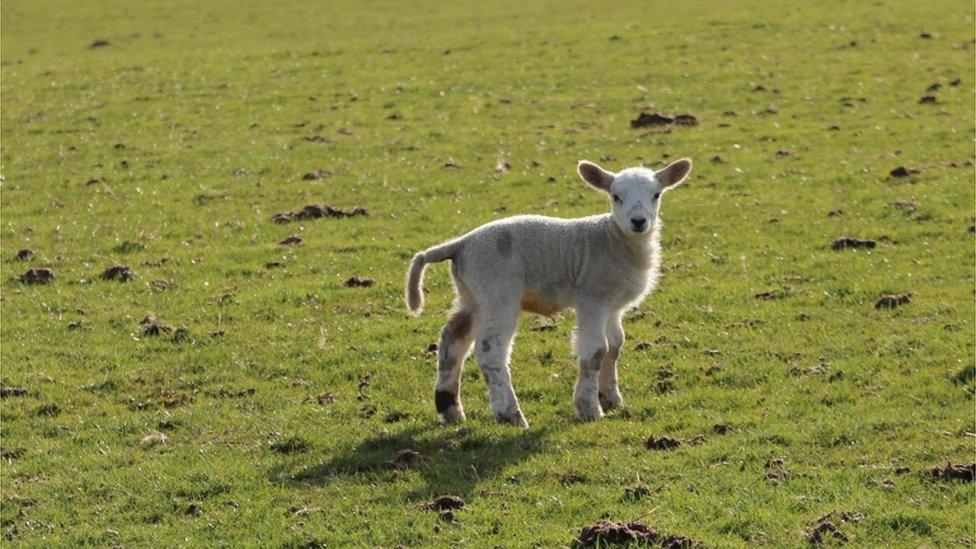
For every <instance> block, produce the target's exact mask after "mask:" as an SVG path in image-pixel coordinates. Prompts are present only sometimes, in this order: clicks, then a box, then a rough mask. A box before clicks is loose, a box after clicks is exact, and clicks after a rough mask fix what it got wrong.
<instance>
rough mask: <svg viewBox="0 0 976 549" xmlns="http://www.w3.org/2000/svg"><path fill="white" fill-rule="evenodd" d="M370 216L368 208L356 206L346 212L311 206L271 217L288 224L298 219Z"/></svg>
mask: <svg viewBox="0 0 976 549" xmlns="http://www.w3.org/2000/svg"><path fill="white" fill-rule="evenodd" d="M360 215H363V216H365V215H369V212H368V211H366V208H363V207H362V206H356V207H355V208H353V209H351V210H344V209H342V208H337V207H335V206H330V205H329V204H309V205H308V206H305V207H304V208H302V209H301V210H298V211H296V212H284V213H277V214H274V215H273V216H271V220H272V221H274V222H275V223H288V222H289V221H294V220H296V219H318V218H320V217H356V216H360Z"/></svg>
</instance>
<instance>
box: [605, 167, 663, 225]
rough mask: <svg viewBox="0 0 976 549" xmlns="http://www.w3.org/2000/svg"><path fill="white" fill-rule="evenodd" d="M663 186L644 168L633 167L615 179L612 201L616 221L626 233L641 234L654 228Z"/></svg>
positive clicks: (612, 186)
mask: <svg viewBox="0 0 976 549" xmlns="http://www.w3.org/2000/svg"><path fill="white" fill-rule="evenodd" d="M663 191H664V187H663V186H662V185H661V184H660V183H659V182H658V181H657V179H656V178H655V177H654V172H652V171H651V170H648V169H645V168H630V169H627V170H624V171H622V172H620V173H618V174H616V176H615V177H614V178H613V183H611V184H610V201H611V207H612V210H611V212H612V214H613V220H614V221H615V222H616V223H617V226H618V227H620V230H622V231H624V232H625V233H634V234H642V233H645V232H647V231H648V230H650V228H651V227H653V226H654V221H655V220H656V219H657V211H658V207H659V206H660V204H661V193H662V192H663Z"/></svg>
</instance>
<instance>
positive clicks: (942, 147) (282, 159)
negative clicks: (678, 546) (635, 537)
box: [0, 0, 976, 547]
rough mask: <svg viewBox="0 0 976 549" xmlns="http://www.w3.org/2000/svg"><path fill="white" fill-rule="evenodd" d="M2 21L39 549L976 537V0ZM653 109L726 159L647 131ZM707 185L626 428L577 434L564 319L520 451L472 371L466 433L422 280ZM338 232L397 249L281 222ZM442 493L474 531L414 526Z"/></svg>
mask: <svg viewBox="0 0 976 549" xmlns="http://www.w3.org/2000/svg"><path fill="white" fill-rule="evenodd" d="M2 25H3V33H2V48H0V53H2V69H0V76H2V86H0V91H2V175H3V182H2V228H0V235H2V239H3V246H2V248H3V249H2V268H0V272H2V282H0V289H2V305H0V312H2V316H3V322H2V329H0V334H2V354H0V357H2V374H0V379H2V382H3V385H5V386H16V387H22V388H25V389H27V391H28V394H27V395H25V396H11V397H7V398H4V399H3V401H2V413H0V417H2V453H3V464H2V473H0V482H2V511H0V518H2V529H3V533H4V536H5V538H6V540H7V541H8V542H18V543H25V544H29V545H50V544H55V545H76V544H83V543H90V544H121V545H137V544H148V543H153V544H159V545H197V544H206V543H218V542H220V543H226V544H230V545H238V544H246V545H250V544H254V545H271V546H274V545H285V546H295V545H302V544H307V543H313V544H314V543H321V544H325V545H333V546H341V545H367V546H394V545H397V544H404V545H408V546H417V547H421V546H431V545H435V546H447V545H472V546H494V545H503V546H557V545H568V544H570V543H571V542H572V540H573V539H574V537H575V536H576V535H577V533H578V532H579V529H580V527H582V526H583V525H585V524H587V523H590V522H593V521H596V520H598V519H600V518H610V519H614V520H632V519H640V520H642V521H644V522H646V523H648V524H652V525H654V526H655V527H656V528H659V529H660V530H662V531H664V532H666V533H676V534H682V535H686V536H690V537H692V538H694V539H697V540H701V541H702V542H704V543H706V544H707V545H710V546H736V545H745V544H747V543H754V542H763V541H765V542H767V543H769V544H772V545H777V546H781V545H787V546H788V545H801V544H803V543H806V541H805V531H806V530H807V529H808V528H810V527H811V525H813V523H814V522H815V521H816V519H817V518H818V517H820V516H822V515H824V514H826V513H828V512H830V511H832V510H839V511H851V512H856V513H860V514H861V515H863V518H862V519H861V520H860V521H859V522H856V523H843V524H840V523H838V524H839V526H840V528H841V530H842V531H843V532H844V533H845V534H846V535H847V536H849V537H850V539H851V541H852V542H853V543H856V544H858V545H864V546H878V545H883V544H891V545H903V546H919V545H929V546H941V545H947V544H950V543H952V542H956V543H963V544H965V543H967V542H966V539H967V538H969V539H970V540H971V539H972V538H973V537H974V536H976V534H974V519H973V517H974V502H976V498H974V489H973V485H972V484H965V483H945V482H934V481H932V480H930V479H928V478H926V477H925V476H924V474H923V471H924V470H925V469H926V468H931V467H934V466H937V465H942V464H945V462H946V461H952V462H960V461H971V460H973V459H974V453H976V442H974V431H976V427H974V403H973V395H974V381H973V375H972V371H973V363H974V322H973V321H974V318H973V313H974V272H973V268H974V237H973V234H972V232H973V230H972V229H971V226H972V225H973V223H974V218H973V216H974V182H973V177H974V172H973V167H972V160H973V138H974V105H973V86H974V71H973V69H974V66H973V55H974V54H973V48H974V45H973V5H972V3H971V2H960V1H955V0H951V1H950V0H938V1H932V2H903V1H894V0H885V1H882V2H841V1H838V0H829V1H823V2H785V1H781V0H772V1H769V2H761V3H760V2H726V1H719V0H712V1H708V0H703V1H694V2H680V3H679V2H674V3H670V2H630V1H627V2H614V3H613V4H612V5H607V6H600V5H597V4H594V3H592V2H575V1H573V2H564V1H560V2H556V1H544V2H511V1H503V2H480V1H479V2H474V1H467V0H465V1H458V2H438V3H430V2H395V3H393V2H376V1H369V2H329V3H321V4H313V3H306V2H290V1H289V2H257V1H240V0H235V1H229V0H228V1H224V0H219V1H209V2H189V1H173V2H152V3H150V2H125V1H92V2H69V1H67V0H50V1H44V2H34V1H26V0H7V1H5V2H3V7H2ZM923 33H928V36H929V37H928V38H926V37H923V36H921V35H922V34H923ZM96 40H105V41H107V42H108V44H107V45H104V46H101V47H91V46H92V44H93V42H95V41H96ZM957 78H961V82H957V83H955V85H952V84H950V83H951V82H953V81H954V80H956V79H957ZM930 84H940V85H941V89H939V90H937V91H932V92H927V91H926V89H927V88H928V87H929V85H930ZM927 94H930V95H933V96H934V97H935V98H936V101H935V103H919V99H920V97H921V96H923V95H927ZM642 108H657V109H661V110H663V111H666V112H670V113H690V114H693V115H695V116H696V117H698V119H699V120H700V124H699V125H697V126H679V127H676V128H674V129H673V131H671V132H670V133H665V132H662V131H654V130H653V129H631V128H630V126H629V120H630V119H631V118H633V117H634V116H635V115H636V114H637V112H638V111H639V110H641V109H642ZM315 136H320V137H318V138H316V137H315ZM778 151H786V153H788V154H786V153H782V154H777V152H778ZM679 156H691V157H693V158H694V159H695V161H696V167H695V171H694V172H693V176H692V178H691V180H690V181H689V182H688V184H687V185H685V186H684V187H683V188H681V189H680V190H678V191H675V192H673V193H670V194H669V195H668V196H667V199H666V201H665V204H664V206H663V216H664V217H665V219H666V221H667V227H666V229H665V232H664V236H663V246H664V250H665V262H664V265H665V266H664V273H663V276H662V280H661V285H660V288H659V290H658V291H657V292H655V293H654V294H653V295H652V296H650V298H649V299H648V300H647V301H646V302H645V303H644V304H643V305H641V307H640V308H639V309H637V310H635V311H633V312H632V314H631V315H630V316H629V317H628V319H627V321H626V324H625V327H626V329H627V332H628V338H629V339H628V343H627V344H626V347H625V352H624V353H623V356H622V359H621V365H622V366H621V369H622V373H621V378H622V379H621V383H622V390H623V392H624V396H625V399H626V401H627V408H626V411H625V412H619V413H615V414H613V415H611V416H610V417H608V418H606V419H604V420H601V421H598V422H594V423H589V424H580V423H578V422H577V421H575V420H574V418H573V414H572V408H571V404H570V394H571V391H572V385H573V381H574V377H575V365H574V361H573V358H572V356H571V354H570V351H569V346H568V338H569V333H570V331H571V329H572V325H573V320H574V318H573V315H572V314H567V315H565V316H563V317H561V318H557V319H556V321H555V324H554V329H552V330H548V331H540V330H533V328H538V327H539V326H541V325H542V323H541V322H540V320H538V319H536V318H532V317H526V318H524V320H523V323H522V330H521V335H520V336H519V338H518V340H517V343H516V347H515V351H514V357H513V369H514V378H515V383H516V389H517V391H518V393H519V395H520V398H521V400H522V403H523V408H524V411H525V413H526V415H527V417H528V420H529V422H530V424H531V427H530V428H529V429H528V430H526V431H521V430H517V429H513V428H506V427H500V426H496V425H494V424H493V423H492V422H491V420H490V414H489V413H488V410H487V403H486V401H485V394H484V389H483V386H482V384H481V382H480V381H479V379H478V378H479V376H478V372H477V368H476V367H474V366H473V365H472V364H470V363H469V365H468V368H467V371H466V373H465V375H464V390H463V398H464V400H465V404H466V409H467V411H468V417H469V421H468V423H467V424H465V425H464V426H463V427H448V426H443V425H441V424H439V423H438V421H437V420H436V416H435V413H434V405H433V391H432V383H433V375H434V368H435V366H434V363H433V361H432V359H431V358H428V357H426V356H425V350H426V348H427V346H428V344H430V343H432V342H433V341H435V339H436V335H437V331H438V329H439V327H440V324H441V323H442V322H443V318H444V316H443V313H442V311H445V310H446V309H447V308H448V307H449V305H450V300H451V288H450V284H449V281H448V275H447V271H446V268H445V266H444V265H438V266H435V267H433V268H431V269H430V270H429V271H428V276H427V284H426V285H427V288H428V290H429V294H428V305H427V312H426V314H425V315H424V316H422V317H420V318H410V317H408V316H407V315H406V314H405V311H404V307H403V305H402V297H401V294H402V282H403V274H404V271H405V269H406V266H407V262H408V259H409V257H410V256H411V255H412V254H413V253H414V252H416V251H417V250H420V249H423V248H425V247H427V246H429V245H431V244H434V243H437V242H439V241H442V240H444V239H447V238H449V237H453V236H455V235H458V234H460V233H462V232H464V231H466V230H469V229H471V228H473V227H475V226H477V225H479V224H481V223H483V222H486V221H488V220H491V219H495V218H498V217H501V216H505V215H511V214H516V213H541V214H548V215H555V216H564V217H571V216H580V215H587V214H592V213H598V212H601V211H604V210H606V209H607V204H606V201H605V200H604V199H603V198H601V197H600V196H599V195H598V194H597V193H595V192H592V191H590V190H588V189H587V188H586V187H585V185H584V184H583V183H581V182H580V181H579V180H578V178H577V177H576V175H575V173H574V167H575V163H576V161H577V160H578V159H580V158H589V159H592V160H598V161H601V163H602V164H604V165H605V166H606V167H608V168H610V169H615V168H621V167H625V166H630V165H635V164H639V163H646V164H649V165H652V166H660V165H662V164H663V163H664V162H666V161H667V160H668V159H674V158H677V157H679ZM499 157H504V159H505V161H507V163H508V164H509V169H508V171H507V172H504V173H502V172H496V164H497V163H498V159H499ZM448 164H453V165H454V166H453V167H452V166H446V165H448ZM897 166H906V167H909V168H914V169H918V170H919V172H918V173H917V174H914V175H911V176H909V177H903V178H895V177H890V176H889V171H890V170H891V169H893V168H895V167H897ZM319 169H322V170H328V171H330V172H331V176H328V177H326V178H324V179H319V180H305V179H303V174H304V173H306V172H310V171H314V170H319ZM503 171H504V170H503ZM896 201H903V202H902V203H901V205H897V204H896ZM310 203H329V204H333V205H336V206H339V207H343V208H350V207H353V206H357V205H361V206H364V207H366V208H367V209H368V210H369V216H368V217H353V218H348V219H317V220H307V221H296V222H292V223H288V224H276V223H273V222H272V221H271V220H270V216H271V215H272V214H274V213H277V212H282V211H289V210H295V209H299V208H301V207H302V206H304V205H306V204H310ZM831 212H834V213H833V214H831ZM291 235H298V236H301V237H302V238H303V239H304V240H303V242H302V243H301V244H300V245H298V246H294V247H285V246H280V245H278V244H277V242H278V241H279V240H281V239H283V238H285V237H287V236H291ZM842 236H852V237H859V238H872V239H875V240H876V241H878V243H879V244H878V246H877V247H876V248H874V249H871V250H842V251H834V250H831V249H830V243H831V242H832V241H833V240H834V239H835V238H838V237H842ZM21 248H31V249H33V250H34V252H35V253H36V256H35V257H34V258H33V259H30V260H28V261H18V260H16V258H15V255H16V252H17V250H19V249H21ZM117 263H123V264H127V265H129V266H130V267H132V269H133V270H134V271H135V272H136V275H137V278H136V279H135V280H134V281H132V282H128V283H120V282H113V281H104V280H101V279H100V278H99V274H100V273H101V272H102V271H103V270H104V269H106V268H107V267H109V266H111V265H113V264H117ZM269 263H279V264H281V265H279V266H277V267H276V266H274V265H272V266H270V267H269V266H268V264H269ZM41 266H46V267H50V268H51V269H52V270H53V271H54V274H55V276H56V279H55V281H54V282H53V283H51V284H49V285H42V286H40V285H39V286H28V285H23V284H21V283H20V282H19V281H18V280H17V276H19V275H20V274H22V273H23V272H24V271H25V270H26V269H27V268H29V267H41ZM351 276H362V277H371V278H373V279H375V281H376V284H375V285H373V286H372V287H368V288H347V287H345V286H344V284H343V282H344V280H345V279H347V278H348V277H351ZM161 281H163V282H161ZM762 292H773V293H774V297H776V299H769V300H763V299H757V298H756V297H754V296H755V295H756V294H759V293H762ZM885 293H907V294H911V296H912V303H910V304H908V305H904V306H902V307H899V308H897V309H893V310H876V309H875V308H874V306H873V305H874V302H875V300H876V299H877V298H878V297H879V296H880V295H881V294H885ZM148 312H153V313H155V314H156V315H157V316H158V318H159V319H160V320H161V321H162V322H164V323H166V324H169V325H171V326H173V327H179V326H185V327H186V329H187V331H188V333H187V332H181V336H180V337H174V334H173V333H172V332H171V333H168V334H163V335H160V336H155V337H153V336H146V335H144V334H143V328H142V326H140V320H141V319H142V318H143V317H144V316H145V315H146V314H147V313H148ZM69 326H70V328H69ZM174 339H175V341H174ZM639 343H646V345H640V349H637V346H638V344H639ZM967 372H968V373H967ZM662 381H664V383H661V382H662ZM717 424H722V425H726V426H727V427H728V430H727V432H726V433H725V434H717V433H716V432H715V431H714V426H715V425H717ZM156 432H161V433H163V434H165V436H166V437H167V441H166V442H165V443H163V444H158V445H155V446H146V447H144V446H141V445H140V441H141V440H142V439H143V438H144V437H146V436H147V435H150V434H152V433H156ZM651 435H655V436H662V435H667V436H672V437H676V438H679V439H682V440H684V441H686V443H685V444H684V445H683V446H681V447H680V448H677V449H674V450H670V451H650V450H646V449H645V448H644V445H643V442H644V440H645V439H646V438H647V437H648V436H651ZM696 437H699V438H696ZM700 437H703V438H700ZM402 448H412V449H415V450H418V451H420V452H421V453H422V454H423V455H424V456H425V459H424V460H423V461H422V462H421V463H420V464H419V466H417V467H416V468H412V469H404V470H398V469H394V468H391V467H390V466H389V465H387V464H385V463H384V462H386V461H388V460H390V459H392V457H393V454H394V452H395V451H397V450H399V449H402ZM775 459H781V460H783V467H785V468H786V469H787V470H789V472H790V475H789V476H787V477H785V478H781V479H771V478H768V473H769V469H768V468H767V463H768V462H770V461H771V460H775ZM899 467H908V468H909V469H910V470H911V472H910V473H904V474H896V469H897V468H899ZM774 476H775V475H774ZM638 482H641V483H643V484H645V485H646V486H647V492H646V493H645V494H644V495H643V497H636V498H628V497H627V496H626V495H625V489H626V488H628V487H631V486H634V485H636V484H637V483H638ZM444 493H453V494H456V495H459V496H460V497H462V498H463V499H464V500H466V502H467V506H466V507H465V508H464V509H463V510H461V511H459V512H457V513H456V521H455V522H453V523H449V522H446V521H444V520H441V519H439V518H438V517H437V515H436V514H435V513H433V512H431V511H427V510H424V509H423V508H422V505H423V503H424V502H425V501H428V500H430V499H431V497H433V496H435V495H438V494H444ZM969 543H971V541H970V542H969Z"/></svg>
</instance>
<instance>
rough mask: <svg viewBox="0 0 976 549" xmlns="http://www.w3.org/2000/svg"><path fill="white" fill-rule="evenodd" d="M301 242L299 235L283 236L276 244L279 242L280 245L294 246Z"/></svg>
mask: <svg viewBox="0 0 976 549" xmlns="http://www.w3.org/2000/svg"><path fill="white" fill-rule="evenodd" d="M301 243H302V237H300V236H289V237H288V238H283V239H281V241H280V242H278V244H281V245H282V246H295V245H297V244H301Z"/></svg>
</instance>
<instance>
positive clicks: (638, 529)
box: [573, 520, 661, 547]
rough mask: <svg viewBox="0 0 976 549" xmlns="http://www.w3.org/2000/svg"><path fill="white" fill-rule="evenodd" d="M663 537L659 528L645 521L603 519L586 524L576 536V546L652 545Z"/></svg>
mask: <svg viewBox="0 0 976 549" xmlns="http://www.w3.org/2000/svg"><path fill="white" fill-rule="evenodd" d="M659 539H661V534H659V533H658V531H657V530H655V529H653V528H651V527H650V526H648V525H646V524H644V523H643V522H613V521H609V520H601V521H598V522H594V523H593V524H590V525H587V526H584V527H583V529H582V530H580V533H579V537H577V538H576V543H574V544H573V545H574V546H575V547H603V546H605V545H626V544H644V545H650V544H652V543H656V542H657V541H658V540H659Z"/></svg>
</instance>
